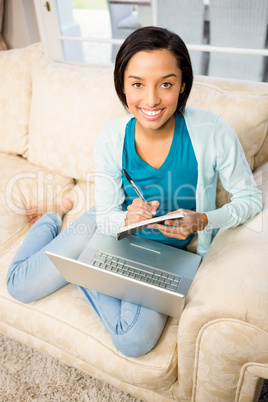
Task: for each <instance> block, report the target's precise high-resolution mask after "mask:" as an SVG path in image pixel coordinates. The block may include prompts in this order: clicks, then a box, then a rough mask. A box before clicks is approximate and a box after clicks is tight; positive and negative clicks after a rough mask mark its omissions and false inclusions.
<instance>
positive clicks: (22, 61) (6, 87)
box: [0, 46, 32, 155]
mask: <svg viewBox="0 0 268 402" xmlns="http://www.w3.org/2000/svg"><path fill="white" fill-rule="evenodd" d="M31 49H32V46H29V47H27V48H23V49H15V50H7V51H2V52H0V152H3V153H7V154H14V155H16V154H19V155H25V154H26V151H27V143H28V121H29V111H30V101H31V59H30V54H31Z"/></svg>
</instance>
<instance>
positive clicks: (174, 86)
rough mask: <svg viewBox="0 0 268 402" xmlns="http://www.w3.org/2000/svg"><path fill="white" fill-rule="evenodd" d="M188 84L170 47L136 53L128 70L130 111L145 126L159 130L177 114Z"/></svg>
mask: <svg viewBox="0 0 268 402" xmlns="http://www.w3.org/2000/svg"><path fill="white" fill-rule="evenodd" d="M184 86H185V85H184V84H183V83H182V72H181V70H180V69H179V67H178V65H177V60H176V58H175V56H174V55H173V54H172V53H171V52H170V51H168V50H166V49H160V50H153V51H142V52H138V53H136V54H135V55H134V56H133V57H132V58H131V59H130V61H129V62H128V65H127V68H126V70H125V74H124V93H125V96H126V101H127V105H128V108H129V111H130V113H132V114H133V115H134V117H136V119H137V122H138V124H140V125H141V126H142V127H143V129H148V130H159V129H161V128H164V127H165V126H166V125H167V124H168V122H169V121H170V120H171V119H173V118H174V113H175V112H176V109H177V104H178V98H179V95H180V93H181V92H183V90H184Z"/></svg>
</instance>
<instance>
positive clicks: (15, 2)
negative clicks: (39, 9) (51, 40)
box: [3, 0, 45, 49]
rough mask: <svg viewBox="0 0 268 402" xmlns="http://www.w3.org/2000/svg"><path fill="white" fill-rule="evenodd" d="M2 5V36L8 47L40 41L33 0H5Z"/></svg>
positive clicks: (12, 47)
mask: <svg viewBox="0 0 268 402" xmlns="http://www.w3.org/2000/svg"><path fill="white" fill-rule="evenodd" d="M44 3H45V1H44ZM4 7H5V10H4V25H3V37H4V40H5V42H6V44H7V47H8V48H9V49H15V48H21V47H25V46H28V45H30V44H31V43H35V42H39V41H40V35H39V31H38V26H37V20H36V15H35V9H34V2H33V0H5V6H4Z"/></svg>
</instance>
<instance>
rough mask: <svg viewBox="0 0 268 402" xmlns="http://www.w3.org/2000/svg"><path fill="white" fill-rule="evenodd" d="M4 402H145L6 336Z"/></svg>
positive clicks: (0, 359)
mask: <svg viewBox="0 0 268 402" xmlns="http://www.w3.org/2000/svg"><path fill="white" fill-rule="evenodd" d="M0 401H1V402H6V401H12V402H30V401H38V402H48V401H53V402H54V401H64V402H88V401H94V402H95V401H96V402H106V401H109V402H121V401H124V402H142V401H141V400H140V399H136V398H134V397H132V396H130V395H129V394H126V393H124V392H122V391H120V390H118V389H117V388H113V387H112V386H110V385H109V384H106V383H104V382H102V381H99V380H97V379H95V378H92V377H90V376H89V375H87V374H85V373H83V372H82V371H79V370H77V369H75V368H73V367H69V366H67V365H65V364H63V363H61V362H59V361H58V360H56V359H53V358H50V357H47V356H45V355H43V354H40V353H39V352H37V351H35V350H33V349H32V348H29V347H27V346H25V345H22V344H20V343H18V342H16V341H14V340H12V339H9V338H7V337H5V336H4V335H2V334H0Z"/></svg>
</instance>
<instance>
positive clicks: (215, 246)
mask: <svg viewBox="0 0 268 402" xmlns="http://www.w3.org/2000/svg"><path fill="white" fill-rule="evenodd" d="M261 182H262V185H261V187H262V190H263V199H264V210H263V212H262V213H261V214H259V215H258V216H256V217H255V218H254V219H253V220H252V221H250V222H248V223H247V224H244V225H241V226H239V227H236V228H233V229H229V230H220V231H219V233H218V234H217V236H216V238H215V239H214V241H213V243H212V245H211V247H210V249H209V251H208V253H207V255H206V257H205V258H204V260H203V262H202V264H201V266H200V268H199V270H198V272H197V274H196V277H195V279H194V281H193V284H192V286H191V289H190V291H189V294H188V298H187V303H186V307H185V309H184V311H183V314H182V317H181V320H180V323H179V328H178V372H179V383H178V395H179V396H180V398H181V399H182V398H186V397H189V396H191V392H192V389H193V386H194V384H193V381H194V380H193V372H194V367H197V365H198V364H199V360H200V359H202V353H200V350H198V347H199V346H200V334H201V333H202V332H203V330H204V328H205V327H206V326H208V325H209V324H210V323H212V322H217V323H218V322H219V320H223V321H224V323H225V326H224V328H225V329H224V330H223V332H224V331H226V339H227V338H228V332H230V331H229V329H228V328H229V327H230V326H232V325H233V324H234V321H235V325H236V324H241V326H240V327H239V328H240V329H239V330H237V325H236V331H237V333H238V334H240V333H241V335H243V336H246V334H247V332H248V330H249V327H250V328H251V329H252V328H253V327H254V330H256V333H255V334H256V336H258V333H259V334H262V335H264V338H263V342H264V343H265V347H266V351H268V314H267V313H268V263H267V261H268V247H267V246H268V169H267V170H266V171H265V169H262V171H261ZM228 322H229V323H230V324H228ZM251 329H250V330H251ZM232 331H233V330H232ZM208 333H209V332H208V331H206V342H208V343H209V342H212V339H210V338H209V336H208ZM211 333H212V332H211ZM214 334H215V332H214ZM221 336H223V337H224V336H225V335H224V333H223V334H221ZM239 336H240V335H239ZM239 336H238V337H237V338H236V339H237V342H240V341H241V340H240V341H239ZM260 336H261V335H260ZM219 339H220V337H219ZM248 341H249V340H248ZM266 343H267V344H266ZM198 344H199V346H198ZM258 345H259V344H258V343H257V342H255V343H251V344H249V345H248V348H247V350H245V355H244V356H245V359H244V360H245V361H243V359H242V360H241V357H240V358H239V359H238V358H236V351H235V348H234V351H233V361H232V363H231V364H230V362H229V363H228V364H230V365H234V366H236V370H237V375H238V378H239V372H240V370H241V367H242V365H243V364H245V363H247V362H248V361H257V362H258V359H259V351H258V350H256V348H258V347H259V346H258ZM215 347H216V348H219V351H218V358H217V359H216V360H217V361H214V362H211V364H212V365H215V367H217V366H218V365H219V364H222V362H223V359H221V356H222V353H223V352H222V350H221V347H222V346H221V345H217V343H216V345H215ZM264 350H265V349H264ZM262 352H263V353H262V356H263V358H264V359H266V362H267V361H268V353H266V352H264V351H262ZM216 355H217V352H216ZM214 356H215V354H214ZM220 360H222V362H221V363H220ZM263 362H265V360H264V361H260V363H263ZM231 372H232V370H230V373H229V374H230V375H231ZM227 373H228V370H227ZM207 375H208V373H207ZM221 381H222V380H220V379H219V383H220V382H221ZM225 385H226V384H225ZM227 388H228V386H227ZM230 388H232V387H231V386H230ZM182 390H183V391H182ZM181 392H183V394H182V393H181ZM230 397H231V395H230ZM230 400H232V397H231V399H230ZM233 400H234V399H233Z"/></svg>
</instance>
